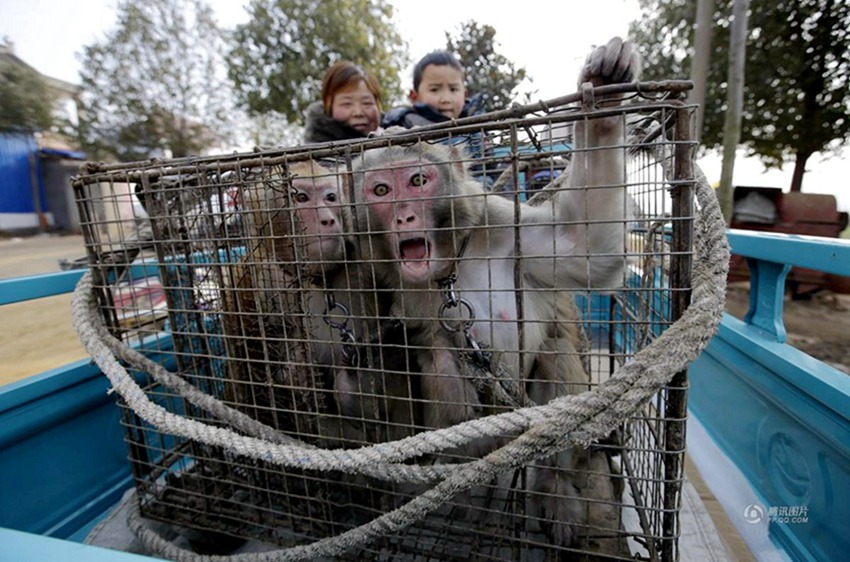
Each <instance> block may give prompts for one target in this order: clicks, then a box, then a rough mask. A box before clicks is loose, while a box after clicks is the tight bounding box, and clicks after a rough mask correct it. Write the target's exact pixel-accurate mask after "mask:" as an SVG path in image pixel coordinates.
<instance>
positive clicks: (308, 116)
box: [304, 101, 366, 143]
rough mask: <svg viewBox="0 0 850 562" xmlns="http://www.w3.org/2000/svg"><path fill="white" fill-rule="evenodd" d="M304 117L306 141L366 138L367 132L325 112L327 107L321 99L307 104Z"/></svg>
mask: <svg viewBox="0 0 850 562" xmlns="http://www.w3.org/2000/svg"><path fill="white" fill-rule="evenodd" d="M304 118H305V121H306V124H307V126H306V129H305V131H304V142H305V143H314V142H329V141H339V140H347V139H365V138H366V135H365V134H363V133H361V132H360V131H358V130H357V129H355V128H354V127H352V126H350V125H348V124H347V123H344V122H342V121H337V120H336V119H334V118H333V117H331V116H330V115H328V114H327V113H325V108H324V107H323V106H322V102H320V101H315V102H313V103H311V104H310V105H309V106H307V111H306V112H305V113H304Z"/></svg>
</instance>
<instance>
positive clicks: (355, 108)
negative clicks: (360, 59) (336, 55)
mask: <svg viewBox="0 0 850 562" xmlns="http://www.w3.org/2000/svg"><path fill="white" fill-rule="evenodd" d="M322 104H323V105H324V108H325V113H327V114H328V115H330V116H331V117H333V118H334V119H336V120H337V121H342V122H344V123H346V124H348V125H350V126H352V127H354V128H355V129H357V130H358V131H360V132H361V133H369V132H371V131H374V130H375V129H377V128H378V125H379V123H380V120H381V87H380V85H379V84H378V80H377V79H376V78H375V77H374V76H373V75H372V74H370V73H369V72H366V71H365V70H363V69H362V68H360V67H359V66H357V65H356V64H354V63H352V62H349V61H337V62H335V63H334V64H333V65H331V67H330V68H328V70H327V72H325V77H324V78H323V79H322Z"/></svg>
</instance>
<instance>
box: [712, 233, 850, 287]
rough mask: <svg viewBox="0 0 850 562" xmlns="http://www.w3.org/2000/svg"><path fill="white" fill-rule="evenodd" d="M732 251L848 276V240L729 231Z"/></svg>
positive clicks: (849, 250)
mask: <svg viewBox="0 0 850 562" xmlns="http://www.w3.org/2000/svg"><path fill="white" fill-rule="evenodd" d="M728 237H729V244H730V245H731V246H732V253H733V254H737V255H739V256H744V257H748V258H758V259H760V260H764V261H769V262H774V263H785V264H790V265H796V266H798V267H805V268H807V269H816V270H818V271H825V272H826V273H834V274H836V275H848V276H850V240H842V239H840V238H822V237H820V236H804V235H802V234H778V233H773V232H751V231H747V230H729V231H728Z"/></svg>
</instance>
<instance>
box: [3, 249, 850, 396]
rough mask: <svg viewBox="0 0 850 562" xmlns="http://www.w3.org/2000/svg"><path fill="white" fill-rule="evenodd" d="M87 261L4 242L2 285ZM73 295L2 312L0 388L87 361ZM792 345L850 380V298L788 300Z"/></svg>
mask: <svg viewBox="0 0 850 562" xmlns="http://www.w3.org/2000/svg"><path fill="white" fill-rule="evenodd" d="M83 255H85V249H84V247H83V239H82V237H81V236H46V235H45V236H32V237H27V238H0V279H6V278H10V277H16V276H22V275H35V274H39V273H49V272H54V271H61V268H60V267H59V261H58V260H59V259H76V258H79V257H82V256H83ZM748 304H749V292H748V286H747V285H746V284H745V283H743V284H742V283H736V284H733V285H731V286H730V287H729V290H728V291H727V303H726V309H727V311H729V312H730V313H731V314H733V315H734V316H736V317H738V318H743V316H744V314H745V313H746V311H747V307H748ZM70 306H71V295H60V296H56V297H50V298H46V299H39V300H35V301H29V302H24V303H18V304H13V305H6V306H0V365H3V366H4V368H3V369H2V370H0V384H5V383H8V382H12V381H15V380H18V379H21V378H23V377H26V376H29V375H34V374H37V373H41V372H43V371H46V370H48V369H52V368H55V367H59V366H62V365H64V364H66V363H69V362H71V361H75V360H78V359H83V358H85V357H87V355H86V353H85V350H83V348H82V346H81V345H80V343H79V340H78V339H77V335H76V333H75V332H74V330H73V328H72V327H71V312H70ZM784 319H785V326H786V329H787V331H788V342H789V343H790V344H792V345H794V346H795V347H798V348H800V349H802V350H803V351H806V352H807V353H810V354H811V355H813V356H815V357H817V358H819V359H821V360H823V361H826V362H828V363H830V364H832V365H833V366H835V367H836V368H838V369H839V370H842V371H844V372H846V373H848V374H850V295H836V294H833V293H829V292H823V293H819V294H817V295H815V296H814V298H812V299H811V300H807V301H794V300H790V299H787V298H786V300H785V314H784Z"/></svg>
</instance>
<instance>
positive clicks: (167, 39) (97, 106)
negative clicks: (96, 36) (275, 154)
mask: <svg viewBox="0 0 850 562" xmlns="http://www.w3.org/2000/svg"><path fill="white" fill-rule="evenodd" d="M224 51H225V40H224V37H223V34H222V33H221V31H220V30H219V29H218V27H217V25H216V22H215V19H214V17H213V13H212V10H211V9H210V7H209V6H208V5H206V4H205V3H204V2H203V0H148V1H147V2H143V3H136V2H131V1H127V0H125V1H122V2H121V3H120V4H119V6H118V24H117V28H116V29H115V31H113V32H112V33H110V34H108V35H107V37H106V38H105V40H103V41H101V42H96V43H94V44H92V45H89V46H86V47H85V48H84V54H83V69H82V71H81V79H82V89H83V92H84V93H83V95H82V96H81V111H80V126H79V129H78V132H79V135H80V140H81V144H82V145H83V147H84V149H85V150H86V151H87V152H88V154H89V156H90V157H91V158H99V159H107V158H117V159H119V160H125V161H126V160H138V159H145V158H150V157H153V156H162V155H163V153H164V151H166V150H170V151H171V154H172V155H173V156H174V157H179V156H186V155H190V154H198V153H200V152H201V151H202V150H203V149H205V148H209V147H211V146H213V145H215V144H217V143H219V142H220V141H221V140H222V135H224V134H226V131H227V130H228V125H227V116H228V109H227V108H228V99H227V96H228V88H227V86H226V81H225V78H224V76H223V73H224V61H223V55H222V53H223V52H224Z"/></svg>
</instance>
